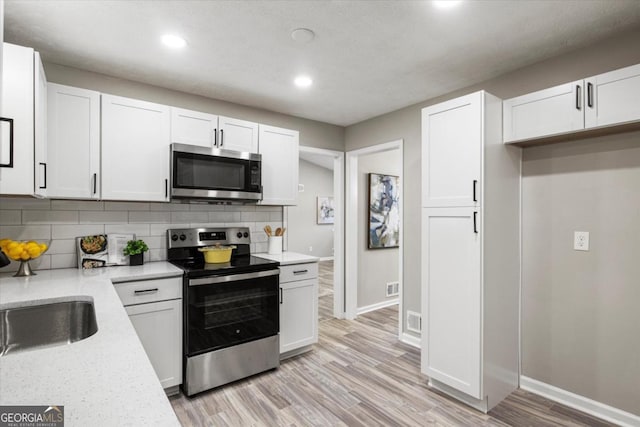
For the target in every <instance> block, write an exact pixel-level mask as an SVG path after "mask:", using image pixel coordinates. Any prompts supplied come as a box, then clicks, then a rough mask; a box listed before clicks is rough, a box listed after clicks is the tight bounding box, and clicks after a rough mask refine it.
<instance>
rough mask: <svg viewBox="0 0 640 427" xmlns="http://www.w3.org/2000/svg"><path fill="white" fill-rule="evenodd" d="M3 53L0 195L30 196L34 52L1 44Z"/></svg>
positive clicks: (31, 193)
mask: <svg viewBox="0 0 640 427" xmlns="http://www.w3.org/2000/svg"><path fill="white" fill-rule="evenodd" d="M2 56H3V73H2V100H1V102H2V117H3V120H2V121H1V122H0V124H1V132H2V139H1V140H0V194H3V195H33V194H34V179H33V177H34V51H33V49H31V48H27V47H22V46H16V45H13V44H9V43H4V45H3V50H2ZM35 109H38V108H37V107H36V108H35ZM38 110H39V109H38Z"/></svg>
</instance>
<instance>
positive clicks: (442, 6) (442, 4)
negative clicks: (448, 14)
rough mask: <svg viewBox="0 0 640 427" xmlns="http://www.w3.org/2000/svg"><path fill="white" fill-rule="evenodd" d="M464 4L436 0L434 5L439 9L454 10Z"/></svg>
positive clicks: (452, 0)
mask: <svg viewBox="0 0 640 427" xmlns="http://www.w3.org/2000/svg"><path fill="white" fill-rule="evenodd" d="M460 3H462V1H461V0H434V1H433V5H434V6H435V7H437V8H438V9H452V8H454V7H456V6H458V5H459V4H460Z"/></svg>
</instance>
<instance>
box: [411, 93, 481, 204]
mask: <svg viewBox="0 0 640 427" xmlns="http://www.w3.org/2000/svg"><path fill="white" fill-rule="evenodd" d="M482 102H483V99H482V93H481V92H477V93H474V94H471V95H467V96H463V97H461V98H457V99H454V100H451V101H448V102H444V103H442V104H438V105H436V106H432V107H427V108H425V109H423V110H422V139H423V141H429V143H428V144H423V146H422V165H423V168H422V170H423V176H422V206H423V207H436V206H439V207H447V206H449V207H452V206H477V205H478V204H479V203H480V196H481V195H480V192H481V188H482V182H481V180H480V172H481V164H482V144H483V132H482ZM461 123H463V124H464V125H461Z"/></svg>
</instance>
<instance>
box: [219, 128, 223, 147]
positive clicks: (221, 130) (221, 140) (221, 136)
mask: <svg viewBox="0 0 640 427" xmlns="http://www.w3.org/2000/svg"><path fill="white" fill-rule="evenodd" d="M222 144H224V129H220V147H222Z"/></svg>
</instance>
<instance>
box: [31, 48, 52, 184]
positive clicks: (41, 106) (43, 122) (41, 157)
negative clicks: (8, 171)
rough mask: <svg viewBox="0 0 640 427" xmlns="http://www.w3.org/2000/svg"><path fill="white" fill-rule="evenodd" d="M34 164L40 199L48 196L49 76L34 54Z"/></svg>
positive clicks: (36, 54) (37, 55)
mask: <svg viewBox="0 0 640 427" xmlns="http://www.w3.org/2000/svg"><path fill="white" fill-rule="evenodd" d="M33 60H34V64H33V67H34V79H33V82H34V89H33V91H34V93H33V102H34V104H33V114H34V118H33V120H34V144H35V145H34V162H35V165H34V167H35V188H34V194H35V195H36V196H40V197H46V196H47V195H48V193H47V191H48V178H49V176H48V166H49V165H48V162H47V75H46V74H45V73H44V67H43V66H42V61H41V59H40V54H39V53H38V52H34V58H33Z"/></svg>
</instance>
